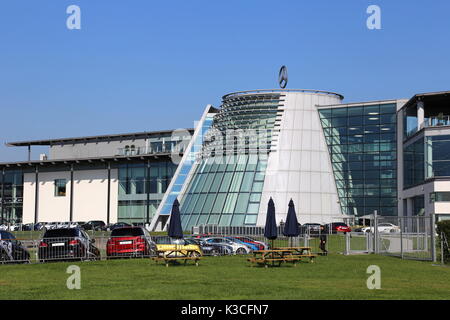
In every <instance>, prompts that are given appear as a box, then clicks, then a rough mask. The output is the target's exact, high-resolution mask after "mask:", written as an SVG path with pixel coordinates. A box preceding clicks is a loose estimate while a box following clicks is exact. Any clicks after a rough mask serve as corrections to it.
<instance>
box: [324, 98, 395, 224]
mask: <svg viewBox="0 0 450 320" xmlns="http://www.w3.org/2000/svg"><path fill="white" fill-rule="evenodd" d="M319 113H320V118H321V123H322V127H323V131H324V135H325V140H326V141H327V145H328V149H329V153H330V158H331V162H332V165H333V171H334V176H335V180H336V185H337V190H338V195H339V200H340V204H341V209H342V212H343V214H345V215H354V216H363V215H367V214H372V213H373V212H374V211H375V210H377V212H378V213H379V214H381V215H385V216H393V215H397V136H396V131H397V128H396V127H397V125H396V122H397V121H396V115H397V105H396V103H387V104H369V105H351V106H348V107H344V108H342V107H333V108H319Z"/></svg>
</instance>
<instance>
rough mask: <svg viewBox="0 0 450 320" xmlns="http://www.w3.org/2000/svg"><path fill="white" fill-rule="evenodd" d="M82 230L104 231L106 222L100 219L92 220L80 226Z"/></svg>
mask: <svg viewBox="0 0 450 320" xmlns="http://www.w3.org/2000/svg"><path fill="white" fill-rule="evenodd" d="M81 227H82V228H83V229H84V230H93V231H106V224H105V222H103V221H100V220H92V221H88V222H87V223H85V224H83V225H82V226H81Z"/></svg>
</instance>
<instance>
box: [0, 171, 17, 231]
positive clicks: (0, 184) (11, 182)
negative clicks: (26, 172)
mask: <svg viewBox="0 0 450 320" xmlns="http://www.w3.org/2000/svg"><path fill="white" fill-rule="evenodd" d="M22 219H23V172H22V170H5V171H4V172H3V171H0V224H8V223H11V224H14V223H22Z"/></svg>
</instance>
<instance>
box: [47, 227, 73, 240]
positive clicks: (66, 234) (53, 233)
mask: <svg viewBox="0 0 450 320" xmlns="http://www.w3.org/2000/svg"><path fill="white" fill-rule="evenodd" d="M78 235H79V232H78V229H53V230H47V232H45V234H44V238H71V237H78Z"/></svg>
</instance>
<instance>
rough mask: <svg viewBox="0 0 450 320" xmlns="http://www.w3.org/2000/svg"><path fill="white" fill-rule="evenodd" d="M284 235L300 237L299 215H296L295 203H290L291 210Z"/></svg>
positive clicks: (289, 210)
mask: <svg viewBox="0 0 450 320" xmlns="http://www.w3.org/2000/svg"><path fill="white" fill-rule="evenodd" d="M283 234H284V235H285V236H286V237H298V236H299V235H300V227H299V225H298V221H297V214H296V213H295V206H294V201H292V199H291V201H289V209H288V214H287V217H286V223H285V225H284V229H283Z"/></svg>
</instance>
